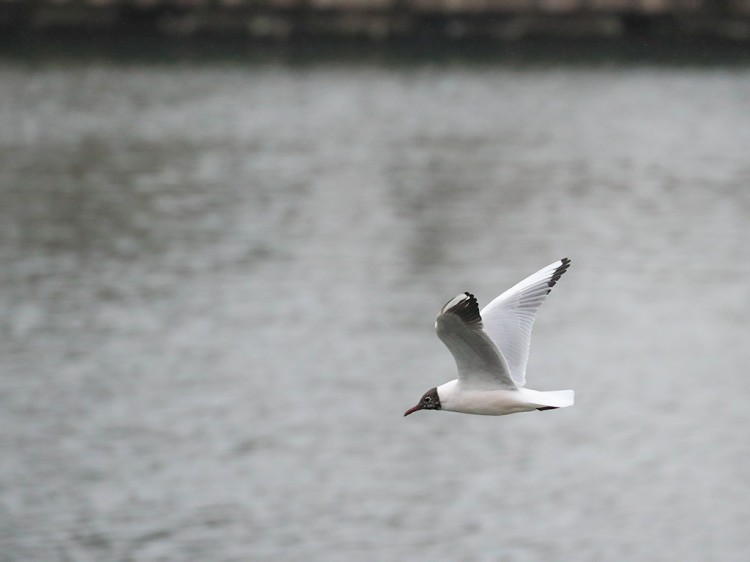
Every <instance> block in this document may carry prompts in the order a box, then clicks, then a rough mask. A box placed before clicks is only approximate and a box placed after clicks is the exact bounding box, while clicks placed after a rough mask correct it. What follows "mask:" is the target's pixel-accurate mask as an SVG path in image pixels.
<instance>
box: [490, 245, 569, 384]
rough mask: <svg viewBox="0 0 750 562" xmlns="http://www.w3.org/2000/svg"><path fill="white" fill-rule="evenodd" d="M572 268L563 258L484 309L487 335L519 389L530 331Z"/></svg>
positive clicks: (523, 380) (522, 382)
mask: <svg viewBox="0 0 750 562" xmlns="http://www.w3.org/2000/svg"><path fill="white" fill-rule="evenodd" d="M569 266H570V260H569V259H568V258H563V259H561V260H558V261H556V262H555V263H553V264H550V265H548V266H547V267H545V268H544V269H540V270H539V271H537V272H536V273H534V274H533V275H530V276H529V277H527V278H526V279H524V280H523V281H521V282H520V283H518V284H517V285H514V286H513V287H511V288H510V289H508V290H507V291H505V292H504V293H503V294H502V295H500V296H499V297H497V298H496V299H495V300H493V301H492V302H491V303H490V304H488V305H487V306H485V307H484V308H483V309H482V313H481V317H482V322H483V323H484V331H485V332H487V335H489V337H490V339H492V341H493V342H494V344H495V345H496V346H497V348H498V349H499V350H500V351H501V353H502V355H503V356H504V357H505V359H506V360H507V362H508V367H510V375H511V377H512V378H513V380H514V381H515V383H516V384H517V385H518V386H523V385H524V384H525V382H526V362H527V361H528V359H529V347H530V345H531V328H532V327H533V326H534V318H535V317H536V312H537V310H539V307H540V306H542V303H543V302H544V300H545V299H546V298H547V295H548V294H549V292H550V291H551V290H552V287H554V286H555V283H557V280H558V279H560V277H561V276H562V274H563V273H565V271H566V270H567V269H568V267H569Z"/></svg>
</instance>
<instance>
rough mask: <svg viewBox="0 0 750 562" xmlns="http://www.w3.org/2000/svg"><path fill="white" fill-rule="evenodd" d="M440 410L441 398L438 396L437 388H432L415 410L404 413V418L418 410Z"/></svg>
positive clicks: (410, 409) (411, 409)
mask: <svg viewBox="0 0 750 562" xmlns="http://www.w3.org/2000/svg"><path fill="white" fill-rule="evenodd" d="M439 409H440V397H439V396H438V392H437V387H436V388H431V389H430V390H428V391H427V392H425V393H424V396H422V398H421V399H420V400H419V404H417V405H416V406H414V407H413V408H409V409H408V410H406V412H405V413H404V417H406V416H408V415H409V414H413V413H414V412H416V411H417V410H439Z"/></svg>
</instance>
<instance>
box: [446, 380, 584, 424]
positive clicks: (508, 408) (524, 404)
mask: <svg viewBox="0 0 750 562" xmlns="http://www.w3.org/2000/svg"><path fill="white" fill-rule="evenodd" d="M437 393H438V396H439V397H440V405H441V407H440V409H441V410H446V411H448V412H460V413H462V414H478V415H482V416H504V415H506V414H517V413H518V412H531V411H532V410H541V409H551V408H564V407H565V406H570V405H571V404H573V391H572V390H552V391H546V392H540V391H538V390H531V389H530V388H517V389H515V390H510V389H504V388H499V389H497V390H472V389H465V388H462V387H461V383H460V382H459V380H458V379H454V380H452V381H450V382H447V383H445V384H442V385H440V386H439V387H437Z"/></svg>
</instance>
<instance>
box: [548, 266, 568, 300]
mask: <svg viewBox="0 0 750 562" xmlns="http://www.w3.org/2000/svg"><path fill="white" fill-rule="evenodd" d="M560 262H561V263H560V265H559V266H558V268H557V269H556V270H555V272H554V273H553V274H552V277H551V278H550V280H549V284H548V285H547V286H548V287H549V289H548V290H547V293H548V294H549V292H550V291H551V290H552V287H554V286H555V285H556V284H557V282H558V281H559V280H560V277H562V276H563V273H565V272H566V271H568V268H569V267H570V259H568V258H563V259H561V260H560Z"/></svg>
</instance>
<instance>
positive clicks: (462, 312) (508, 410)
mask: <svg viewBox="0 0 750 562" xmlns="http://www.w3.org/2000/svg"><path fill="white" fill-rule="evenodd" d="M569 266H570V260H569V259H568V258H563V259H561V260H558V261H556V262H555V263H552V264H550V265H548V266H547V267H545V268H543V269H540V270H539V271H537V272H536V273H534V274H533V275H530V276H529V277H527V278H526V279H524V280H523V281H521V282H520V283H518V284H517V285H514V286H513V287H511V288H510V289H508V290H507V291H505V292H504V293H503V294H502V295H500V296H499V297H497V298H495V299H494V300H493V301H492V302H491V303H490V304H488V305H487V306H486V307H484V308H483V309H482V311H481V313H480V312H479V305H478V304H477V299H476V298H474V295H472V294H471V293H462V294H460V295H458V296H457V297H455V298H454V299H451V300H450V301H448V303H447V304H446V305H445V306H443V308H442V309H441V310H440V314H438V317H437V320H436V321H435V330H436V331H437V335H438V337H439V338H440V339H441V340H442V341H443V343H444V344H445V345H446V347H447V348H448V350H449V351H450V352H451V354H453V358H454V359H455V360H456V367H457V369H458V378H457V379H454V380H452V381H450V382H447V383H445V384H443V385H440V386H437V387H434V388H431V389H430V390H428V391H427V392H425V393H424V395H423V396H422V398H421V399H420V400H419V403H418V404H417V405H416V406H414V407H413V408H409V409H408V410H406V412H405V413H404V416H408V415H409V414H412V413H414V412H416V411H417V410H446V411H450V412H461V413H464V414H480V415H485V416H503V415H505V414H515V413H517V412H529V411H532V410H554V409H556V408H565V407H567V406H572V405H573V397H574V392H573V391H572V390H552V391H545V392H541V391H538V390H531V389H529V388H524V384H525V383H526V362H527V361H528V359H529V346H530V343H531V328H532V327H533V325H534V317H535V316H536V312H537V310H539V307H540V306H541V305H542V303H543V302H544V300H545V299H546V298H547V295H548V294H549V292H550V291H551V290H552V287H554V286H555V284H556V283H557V281H558V280H559V279H560V277H562V275H563V273H565V272H566V271H567V270H568V267H569Z"/></svg>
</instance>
